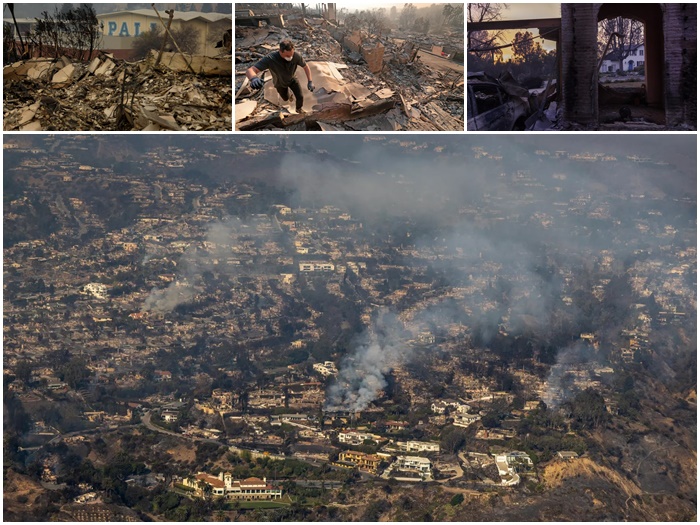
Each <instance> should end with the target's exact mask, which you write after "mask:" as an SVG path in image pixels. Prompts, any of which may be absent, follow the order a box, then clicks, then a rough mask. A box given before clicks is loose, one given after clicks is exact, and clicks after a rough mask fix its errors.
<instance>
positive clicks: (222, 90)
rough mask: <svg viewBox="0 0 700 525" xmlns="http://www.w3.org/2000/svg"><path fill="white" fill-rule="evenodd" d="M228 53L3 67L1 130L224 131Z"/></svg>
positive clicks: (102, 57) (228, 113)
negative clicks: (212, 55) (222, 54)
mask: <svg viewBox="0 0 700 525" xmlns="http://www.w3.org/2000/svg"><path fill="white" fill-rule="evenodd" d="M231 64H232V60H231V56H230V55H227V56H222V57H216V58H211V57H205V56H200V55H188V54H185V55H181V54H179V53H167V52H166V53H163V55H162V57H161V59H160V62H158V60H157V53H156V52H155V51H152V52H151V54H150V55H149V56H147V57H146V58H145V59H143V60H139V61H133V62H130V61H127V60H120V59H117V58H115V57H114V56H113V55H111V54H109V53H104V52H100V53H99V54H98V55H97V56H95V57H94V58H93V59H92V60H90V61H88V62H73V61H71V60H70V59H69V58H67V57H65V56H62V57H60V58H32V59H29V60H25V61H21V62H16V63H14V64H11V65H7V66H5V67H4V70H3V83H4V86H3V90H4V105H3V118H4V120H3V129H4V130H5V131H40V130H45V131H160V130H168V131H185V130H189V131H206V130H212V131H230V130H232V123H231V118H232V108H231V99H232V88H231V72H232V66H231Z"/></svg>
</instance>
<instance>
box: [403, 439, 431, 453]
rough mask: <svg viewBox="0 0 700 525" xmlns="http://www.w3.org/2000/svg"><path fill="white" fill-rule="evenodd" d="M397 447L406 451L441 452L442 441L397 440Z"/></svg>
mask: <svg viewBox="0 0 700 525" xmlns="http://www.w3.org/2000/svg"><path fill="white" fill-rule="evenodd" d="M396 447H397V448H398V449H399V450H403V451H405V452H440V443H432V442H430V441H397V442H396Z"/></svg>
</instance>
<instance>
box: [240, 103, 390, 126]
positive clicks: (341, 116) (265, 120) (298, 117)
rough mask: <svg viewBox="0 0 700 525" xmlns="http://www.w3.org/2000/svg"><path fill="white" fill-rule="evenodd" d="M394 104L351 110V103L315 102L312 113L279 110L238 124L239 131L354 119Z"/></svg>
mask: <svg viewBox="0 0 700 525" xmlns="http://www.w3.org/2000/svg"><path fill="white" fill-rule="evenodd" d="M395 105H396V101H395V100H393V99H387V100H380V101H378V102H375V103H374V104H372V105H370V106H367V107H365V108H362V109H360V110H358V111H353V110H352V104H347V103H335V102H332V103H329V104H317V105H316V106H314V111H313V113H305V114H304V113H302V114H288V113H283V112H281V111H278V112H275V113H274V114H272V115H268V116H265V117H262V118H256V119H252V120H249V121H247V122H242V123H240V124H239V126H238V129H239V130H240V131H255V130H257V129H262V128H264V127H266V126H277V127H284V128H286V127H289V126H292V125H295V124H298V123H299V122H302V121H305V122H318V121H321V120H322V121H329V122H344V121H346V120H355V119H360V118H365V117H371V116H373V115H378V114H380V113H385V112H387V111H389V110H390V109H392V108H393V107H394V106H395Z"/></svg>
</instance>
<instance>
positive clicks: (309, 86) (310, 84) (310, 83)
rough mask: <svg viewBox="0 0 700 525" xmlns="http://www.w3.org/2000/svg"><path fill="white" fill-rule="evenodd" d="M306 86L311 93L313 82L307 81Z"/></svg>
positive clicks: (313, 87)
mask: <svg viewBox="0 0 700 525" xmlns="http://www.w3.org/2000/svg"><path fill="white" fill-rule="evenodd" d="M306 88H307V89H308V90H309V91H311V92H312V93H313V90H314V89H316V87H315V86H314V83H313V82H311V81H310V80H309V83H308V84H306Z"/></svg>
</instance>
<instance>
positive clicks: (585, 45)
mask: <svg viewBox="0 0 700 525" xmlns="http://www.w3.org/2000/svg"><path fill="white" fill-rule="evenodd" d="M618 16H620V17H624V18H631V19H634V20H639V21H641V22H642V23H643V24H644V33H645V38H644V57H645V61H644V69H645V88H646V93H645V100H646V104H648V106H649V107H651V108H658V109H659V111H660V112H661V113H662V115H663V117H664V118H665V126H666V127H681V126H691V127H695V126H696V120H697V95H696V92H697V87H696V74H697V73H696V69H697V5H696V4H694V3H691V4H561V95H562V97H561V100H562V105H563V112H564V119H565V120H566V121H569V122H575V123H578V124H582V125H593V126H597V125H598V124H599V122H600V109H601V100H600V90H599V86H598V74H599V72H598V67H599V57H598V47H597V38H598V23H599V22H600V21H601V20H605V19H608V18H615V17H618ZM632 112H633V113H634V108H632Z"/></svg>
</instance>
